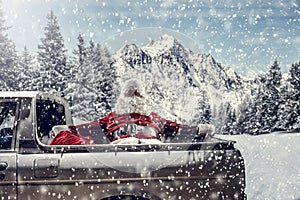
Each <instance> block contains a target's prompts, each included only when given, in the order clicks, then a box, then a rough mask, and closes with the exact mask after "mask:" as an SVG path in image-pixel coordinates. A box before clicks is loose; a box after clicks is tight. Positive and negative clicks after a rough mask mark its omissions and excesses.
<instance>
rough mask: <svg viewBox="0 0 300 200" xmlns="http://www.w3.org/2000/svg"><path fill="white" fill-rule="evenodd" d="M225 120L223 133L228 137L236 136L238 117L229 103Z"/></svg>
mask: <svg viewBox="0 0 300 200" xmlns="http://www.w3.org/2000/svg"><path fill="white" fill-rule="evenodd" d="M225 118H226V121H225V124H224V127H223V129H222V130H223V133H224V134H228V135H233V134H236V123H237V116H236V112H235V110H234V109H233V107H232V106H231V105H230V104H229V103H228V105H227V109H226V112H225Z"/></svg>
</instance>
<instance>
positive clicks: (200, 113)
mask: <svg viewBox="0 0 300 200" xmlns="http://www.w3.org/2000/svg"><path fill="white" fill-rule="evenodd" d="M196 110H197V113H196V114H195V116H194V120H193V122H192V124H195V125H196V124H210V123H212V115H211V108H210V104H209V100H208V95H207V92H206V91H204V90H202V91H200V95H199V99H198V107H197V108H196Z"/></svg>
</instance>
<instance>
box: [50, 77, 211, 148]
mask: <svg viewBox="0 0 300 200" xmlns="http://www.w3.org/2000/svg"><path fill="white" fill-rule="evenodd" d="M148 100H149V99H148V98H147V97H146V94H145V91H144V90H143V87H141V84H140V82H139V81H137V80H129V81H128V82H126V83H125V85H124V88H123V89H122V92H121V94H120V97H119V98H118V101H117V103H116V106H115V110H116V112H111V113H109V114H108V115H107V116H105V117H103V118H101V119H99V120H97V121H95V122H90V123H86V124H81V125H78V126H71V127H68V129H67V130H62V131H60V132H59V133H58V134H57V135H56V136H55V138H54V139H53V140H52V141H51V143H50V144H51V145H72V144H95V143H96V144H103V143H110V142H116V141H118V142H119V141H120V139H123V138H139V139H157V140H160V139H163V140H165V139H166V138H167V139H170V138H172V137H174V136H175V135H176V134H178V133H179V132H180V135H181V134H182V135H186V134H192V135H193V136H194V135H195V134H204V135H205V134H210V135H212V134H213V132H214V128H213V127H212V126H209V125H207V124H204V125H203V124H200V125H198V126H188V125H185V124H178V123H176V122H173V121H170V120H167V119H164V118H163V117H161V116H159V115H158V114H156V113H154V112H149V109H150V108H151V106H150V105H149V102H148ZM141 113H143V114H141Z"/></svg>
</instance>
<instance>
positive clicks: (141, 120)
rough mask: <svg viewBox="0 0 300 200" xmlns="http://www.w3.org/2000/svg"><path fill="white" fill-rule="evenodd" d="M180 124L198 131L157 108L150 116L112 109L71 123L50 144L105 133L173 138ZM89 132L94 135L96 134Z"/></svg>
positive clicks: (86, 139)
mask: <svg viewBox="0 0 300 200" xmlns="http://www.w3.org/2000/svg"><path fill="white" fill-rule="evenodd" d="M179 128H180V129H181V130H184V131H187V132H189V133H190V132H191V131H192V132H194V133H195V132H197V127H193V126H188V125H185V124H178V123H176V122H173V121H170V120H167V119H164V118H163V117H161V116H159V115H157V114H156V113H154V112H152V113H150V115H147V116H146V115H142V114H140V113H129V114H117V113H116V112H111V113H109V114H108V115H107V116H105V117H103V118H101V119H99V120H98V121H95V122H90V123H87V124H81V125H78V126H75V127H74V126H72V127H69V130H64V131H60V132H59V133H58V134H57V135H56V136H55V138H54V139H53V140H52V141H51V143H50V145H72V144H74V145H78V144H79V145H80V144H82V145H83V144H94V140H95V139H96V138H94V137H101V134H102V133H104V134H105V135H106V137H107V139H108V141H109V142H114V141H116V140H119V139H122V138H128V137H135V138H141V139H160V138H161V137H164V138H168V137H169V138H171V137H173V136H174V135H175V134H176V133H178V130H179ZM97 132H98V133H99V135H98V136H97ZM90 135H93V138H92V137H90Z"/></svg>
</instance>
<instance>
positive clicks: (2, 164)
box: [0, 162, 8, 171]
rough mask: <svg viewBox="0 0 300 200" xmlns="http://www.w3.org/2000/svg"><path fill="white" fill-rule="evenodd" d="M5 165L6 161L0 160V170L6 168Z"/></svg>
mask: <svg viewBox="0 0 300 200" xmlns="http://www.w3.org/2000/svg"><path fill="white" fill-rule="evenodd" d="M7 167H8V164H7V162H0V171H3V170H6V168H7Z"/></svg>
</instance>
